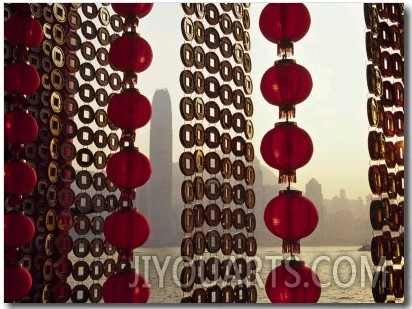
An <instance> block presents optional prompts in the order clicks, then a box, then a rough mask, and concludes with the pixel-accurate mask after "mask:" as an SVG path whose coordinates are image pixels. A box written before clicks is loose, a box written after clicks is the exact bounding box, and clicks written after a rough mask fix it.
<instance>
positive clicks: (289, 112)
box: [279, 104, 296, 120]
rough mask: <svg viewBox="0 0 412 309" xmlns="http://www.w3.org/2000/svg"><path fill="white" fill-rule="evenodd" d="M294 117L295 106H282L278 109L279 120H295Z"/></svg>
mask: <svg viewBox="0 0 412 309" xmlns="http://www.w3.org/2000/svg"><path fill="white" fill-rule="evenodd" d="M295 116H296V109H295V105H289V104H288V105H283V106H280V107H279V118H281V119H287V120H289V119H291V118H295Z"/></svg>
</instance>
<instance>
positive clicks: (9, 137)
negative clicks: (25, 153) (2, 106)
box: [4, 110, 39, 144]
mask: <svg viewBox="0 0 412 309" xmlns="http://www.w3.org/2000/svg"><path fill="white" fill-rule="evenodd" d="M38 131H39V127H38V125H37V122H36V119H34V117H33V116H32V115H30V114H28V113H26V112H24V111H21V110H17V111H13V112H8V113H6V115H4V140H5V142H6V143H13V144H26V143H28V142H30V141H33V140H34V139H36V137H37V133H38Z"/></svg>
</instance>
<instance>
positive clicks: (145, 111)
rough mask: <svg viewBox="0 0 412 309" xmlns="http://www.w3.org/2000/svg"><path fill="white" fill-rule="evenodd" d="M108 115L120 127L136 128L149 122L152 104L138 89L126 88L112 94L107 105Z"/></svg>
mask: <svg viewBox="0 0 412 309" xmlns="http://www.w3.org/2000/svg"><path fill="white" fill-rule="evenodd" d="M107 116H108V117H109V120H110V121H111V122H112V123H113V124H114V125H115V126H116V127H118V128H121V129H127V130H136V129H138V128H141V127H143V126H145V125H146V124H147V123H148V122H149V120H150V118H151V117H152V105H151V104H150V101H149V100H148V99H147V98H146V97H145V96H144V95H142V94H141V93H140V92H139V91H138V90H136V89H134V88H132V89H126V90H125V91H123V92H121V93H117V94H115V95H114V96H112V98H111V99H110V101H109V105H108V107H107Z"/></svg>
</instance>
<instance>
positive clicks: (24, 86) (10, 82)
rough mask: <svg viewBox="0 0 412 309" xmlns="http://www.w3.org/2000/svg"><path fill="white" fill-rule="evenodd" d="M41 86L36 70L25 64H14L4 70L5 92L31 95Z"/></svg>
mask: <svg viewBox="0 0 412 309" xmlns="http://www.w3.org/2000/svg"><path fill="white" fill-rule="evenodd" d="M39 86H40V76H39V73H37V71H36V69H35V68H34V67H32V66H31V65H30V64H27V63H24V62H14V63H12V64H9V65H8V66H6V67H5V68H4V90H5V91H6V92H8V93H22V94H31V93H33V92H36V90H37V88H38V87H39Z"/></svg>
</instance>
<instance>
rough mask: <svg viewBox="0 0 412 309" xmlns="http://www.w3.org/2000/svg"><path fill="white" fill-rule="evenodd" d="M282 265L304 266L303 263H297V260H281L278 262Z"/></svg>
mask: <svg viewBox="0 0 412 309" xmlns="http://www.w3.org/2000/svg"><path fill="white" fill-rule="evenodd" d="M280 263H281V264H282V265H285V264H288V265H290V266H305V261H298V260H289V259H287V260H282V261H281V262H280Z"/></svg>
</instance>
